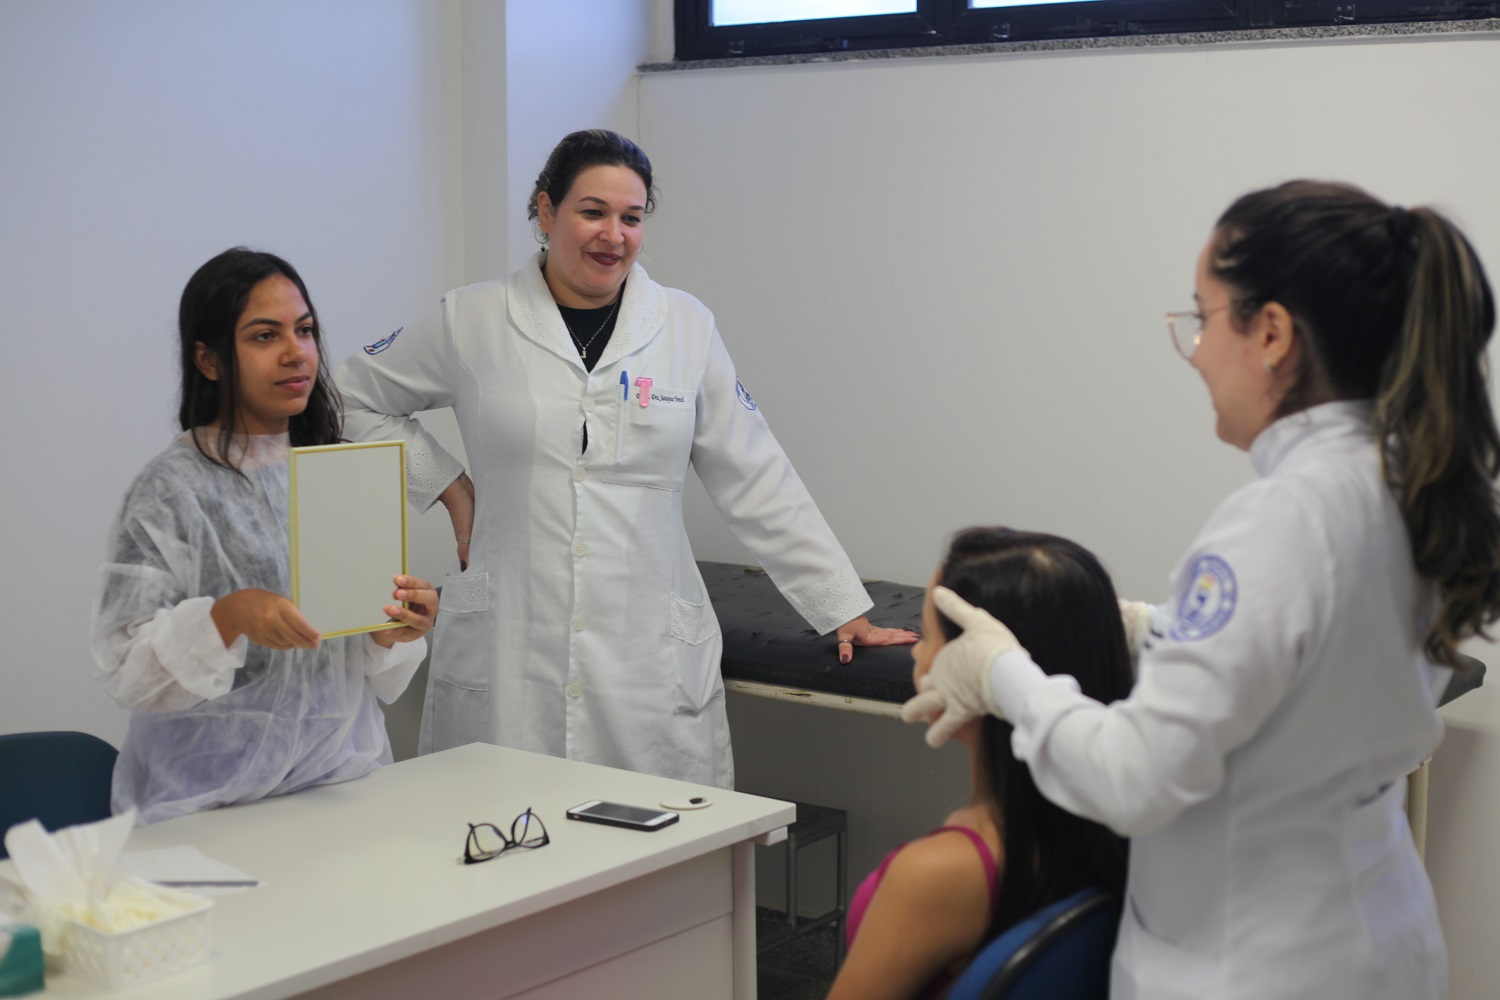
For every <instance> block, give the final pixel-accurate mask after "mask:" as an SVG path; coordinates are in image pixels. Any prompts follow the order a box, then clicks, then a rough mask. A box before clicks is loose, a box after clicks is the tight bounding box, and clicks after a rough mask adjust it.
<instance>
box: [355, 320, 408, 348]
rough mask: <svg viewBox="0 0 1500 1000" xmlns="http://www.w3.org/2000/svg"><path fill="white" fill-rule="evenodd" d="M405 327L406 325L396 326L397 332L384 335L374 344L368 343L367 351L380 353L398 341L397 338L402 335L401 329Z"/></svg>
mask: <svg viewBox="0 0 1500 1000" xmlns="http://www.w3.org/2000/svg"><path fill="white" fill-rule="evenodd" d="M405 329H406V327H404V326H398V327H396V332H395V333H393V334H391V335H390V336H389V337H383V338H381V339H380V340H377V341H375V343H373V344H366V345H365V353H366V354H379V353H380V352H381V351H383V350H385V349H386V348H387V347H390V346H391V345H392V344H394V343H395V342H396V338H397V337H399V336H401V331H402V330H405Z"/></svg>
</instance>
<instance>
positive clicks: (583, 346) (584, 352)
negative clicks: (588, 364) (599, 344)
mask: <svg viewBox="0 0 1500 1000" xmlns="http://www.w3.org/2000/svg"><path fill="white" fill-rule="evenodd" d="M624 297H625V289H623V288H622V289H620V294H619V295H617V296H615V304H614V305H612V306H610V309H609V314H608V315H607V316H605V317H604V322H603V323H600V324H599V329H597V330H595V331H594V335H593V336H592V337H590V338H589V339H588V341H587V342H582V341H580V340H579V339H578V334H576V333H574V332H573V328H572V327H571V326H569V325H568V321H567V320H566V319H564V320H563V326H565V327H567V330H568V336H570V337H572V338H573V343H574V344H576V345H577V346H578V356H579V357H580V358H582V359H583V360H584V361H587V360H588V359H589V345H590V344H592V343H593V342H594V341H596V340H598V339H599V334H601V333H603V332H604V328H605V327H606V326H609V321H610V320H612V319H614V318H615V310H616V309H619V308H620V300H621V299H623V298H624Z"/></svg>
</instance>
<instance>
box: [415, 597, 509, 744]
mask: <svg viewBox="0 0 1500 1000" xmlns="http://www.w3.org/2000/svg"><path fill="white" fill-rule="evenodd" d="M489 583H490V581H489V574H487V573H474V572H469V573H450V574H449V575H447V576H445V577H444V578H443V590H442V593H441V594H440V595H439V596H438V622H437V629H436V635H434V637H433V640H432V661H431V667H430V668H429V673H428V677H427V704H426V706H425V707H424V710H423V718H422V737H421V742H420V744H419V747H420V751H421V752H422V753H432V752H434V751H437V750H447V749H450V748H452V747H457V746H463V745H464V744H466V743H473V742H474V741H475V740H490V739H493V738H494V736H493V728H492V726H491V725H490V719H491V714H492V713H491V711H490V666H491V656H490V631H491V629H490V624H491V623H490V615H489V607H490V587H489Z"/></svg>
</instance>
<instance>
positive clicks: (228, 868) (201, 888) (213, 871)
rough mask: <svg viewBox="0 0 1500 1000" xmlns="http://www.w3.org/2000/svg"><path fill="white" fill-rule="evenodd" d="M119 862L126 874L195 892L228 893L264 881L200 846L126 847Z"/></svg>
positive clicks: (207, 893) (201, 893) (224, 894)
mask: <svg viewBox="0 0 1500 1000" xmlns="http://www.w3.org/2000/svg"><path fill="white" fill-rule="evenodd" d="M119 866H120V870H121V871H122V872H124V873H125V874H126V875H134V876H135V877H136V878H138V879H141V880H143V881H146V882H155V883H156V884H157V885H165V886H169V887H171V888H173V889H181V890H182V891H184V892H191V893H192V894H193V895H195V896H227V895H229V894H231V893H236V892H244V891H245V890H246V889H253V888H255V887H256V886H258V885H260V884H261V880H260V879H257V878H256V877H255V876H254V875H248V874H246V873H245V872H242V871H240V870H239V869H238V868H236V867H234V865H231V864H226V863H225V862H223V861H216V860H214V859H213V858H210V857H206V856H205V855H204V854H203V852H202V851H200V850H198V848H196V847H186V846H184V847H164V848H161V849H159V850H154V851H126V852H125V853H123V854H121V855H120V860H119Z"/></svg>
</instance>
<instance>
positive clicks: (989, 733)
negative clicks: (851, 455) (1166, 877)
mask: <svg viewBox="0 0 1500 1000" xmlns="http://www.w3.org/2000/svg"><path fill="white" fill-rule="evenodd" d="M937 582H938V583H939V584H941V585H942V586H944V587H947V588H948V589H950V590H952V591H953V592H954V593H956V594H958V596H960V597H962V598H963V599H964V600H966V601H968V602H969V603H970V604H972V605H974V606H975V607H979V608H983V609H984V610H986V611H988V612H989V613H990V614H992V615H994V616H995V617H996V618H998V619H1000V620H1001V621H1003V622H1004V623H1005V624H1006V625H1007V626H1009V627H1010V629H1011V631H1012V632H1014V633H1015V636H1016V639H1017V641H1019V642H1020V643H1021V645H1022V646H1024V647H1025V648H1026V650H1027V651H1028V652H1029V653H1030V654H1031V658H1032V659H1033V660H1034V661H1035V662H1036V664H1037V666H1039V667H1041V668H1042V669H1043V670H1044V671H1046V672H1047V673H1049V674H1071V675H1072V676H1073V677H1075V678H1077V680H1078V686H1079V689H1080V690H1081V691H1082V692H1083V693H1084V694H1085V695H1087V696H1089V697H1090V698H1093V699H1095V700H1096V701H1100V702H1103V703H1106V704H1107V703H1109V702H1112V701H1116V700H1118V699H1121V698H1124V697H1125V696H1126V695H1128V694H1129V693H1130V688H1131V685H1132V683H1133V674H1132V671H1131V666H1130V652H1129V650H1128V649H1127V648H1126V645H1125V629H1124V626H1123V625H1122V624H1121V622H1120V608H1119V603H1118V601H1117V600H1116V599H1115V588H1114V584H1112V583H1111V582H1110V579H1109V574H1108V573H1106V572H1105V571H1104V567H1103V566H1101V565H1100V564H1099V560H1098V559H1095V558H1094V556H1093V554H1092V553H1090V552H1089V551H1088V550H1087V549H1085V548H1084V547H1083V546H1081V545H1079V544H1077V543H1076V542H1070V541H1068V540H1067V539H1066V538H1058V537H1056V536H1055V535H1044V534H1038V533H1034V532H1024V531H1011V530H1009V529H1007V528H968V529H966V530H964V531H961V532H959V533H958V534H957V535H956V536H954V538H953V541H952V542H951V543H950V544H949V546H948V554H947V555H946V556H945V557H944V558H943V565H942V568H941V569H939V570H938V578H937ZM938 621H939V624H940V626H941V628H942V630H943V634H944V636H946V637H947V638H948V639H950V640H952V639H954V638H956V637H957V635H958V634H959V631H960V629H959V628H958V626H957V625H955V624H953V622H952V621H950V620H949V619H948V618H946V617H944V616H943V615H941V614H939V615H938ZM983 727H984V728H983V736H982V750H983V752H982V755H981V763H982V767H983V771H984V773H983V775H982V778H983V780H982V782H981V783H980V787H981V789H982V790H983V791H984V792H985V795H986V797H987V798H988V801H987V802H986V803H985V804H986V805H987V806H988V807H989V808H990V809H991V810H992V813H993V818H994V819H995V822H996V825H997V826H998V827H999V828H1000V831H1001V841H1002V843H1003V844H1004V848H1005V874H1004V877H1003V878H1002V879H1001V880H1000V895H999V899H998V900H997V902H996V905H995V912H994V915H993V918H992V920H991V923H990V936H993V935H995V934H998V933H999V932H1000V931H1002V930H1004V929H1005V928H1007V927H1009V926H1011V925H1012V924H1014V923H1016V922H1017V921H1019V920H1022V919H1024V918H1025V917H1027V916H1029V915H1030V914H1032V913H1035V912H1036V911H1037V910H1039V909H1041V908H1042V907H1044V906H1046V905H1047V904H1048V903H1052V902H1055V901H1056V900H1059V899H1062V898H1064V897H1066V896H1068V895H1069V894H1071V893H1073V892H1076V891H1077V890H1079V889H1082V888H1084V887H1085V886H1103V887H1105V888H1107V889H1110V890H1112V891H1114V892H1115V893H1116V894H1123V892H1124V888H1125V863H1126V857H1127V848H1126V842H1125V839H1124V838H1123V837H1119V836H1116V835H1115V834H1114V833H1112V832H1110V831H1109V830H1108V829H1106V828H1105V827H1103V826H1101V825H1099V824H1098V823H1094V822H1091V821H1089V820H1086V819H1081V818H1079V817H1077V816H1075V815H1073V814H1072V813H1070V812H1067V811H1066V810H1064V809H1062V808H1060V807H1059V806H1056V805H1054V804H1053V803H1051V802H1049V801H1048V800H1047V799H1046V798H1045V797H1043V795H1042V793H1041V792H1040V791H1038V790H1037V787H1036V782H1035V781H1033V780H1032V777H1031V769H1030V768H1028V767H1027V766H1026V765H1025V764H1023V763H1021V762H1020V761H1018V760H1016V758H1015V756H1014V754H1013V753H1012V752H1011V746H1010V738H1011V732H1012V727H1011V725H1010V723H1008V722H1002V721H1001V720H999V719H997V718H994V717H993V716H987V717H985V719H984V723H983Z"/></svg>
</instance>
